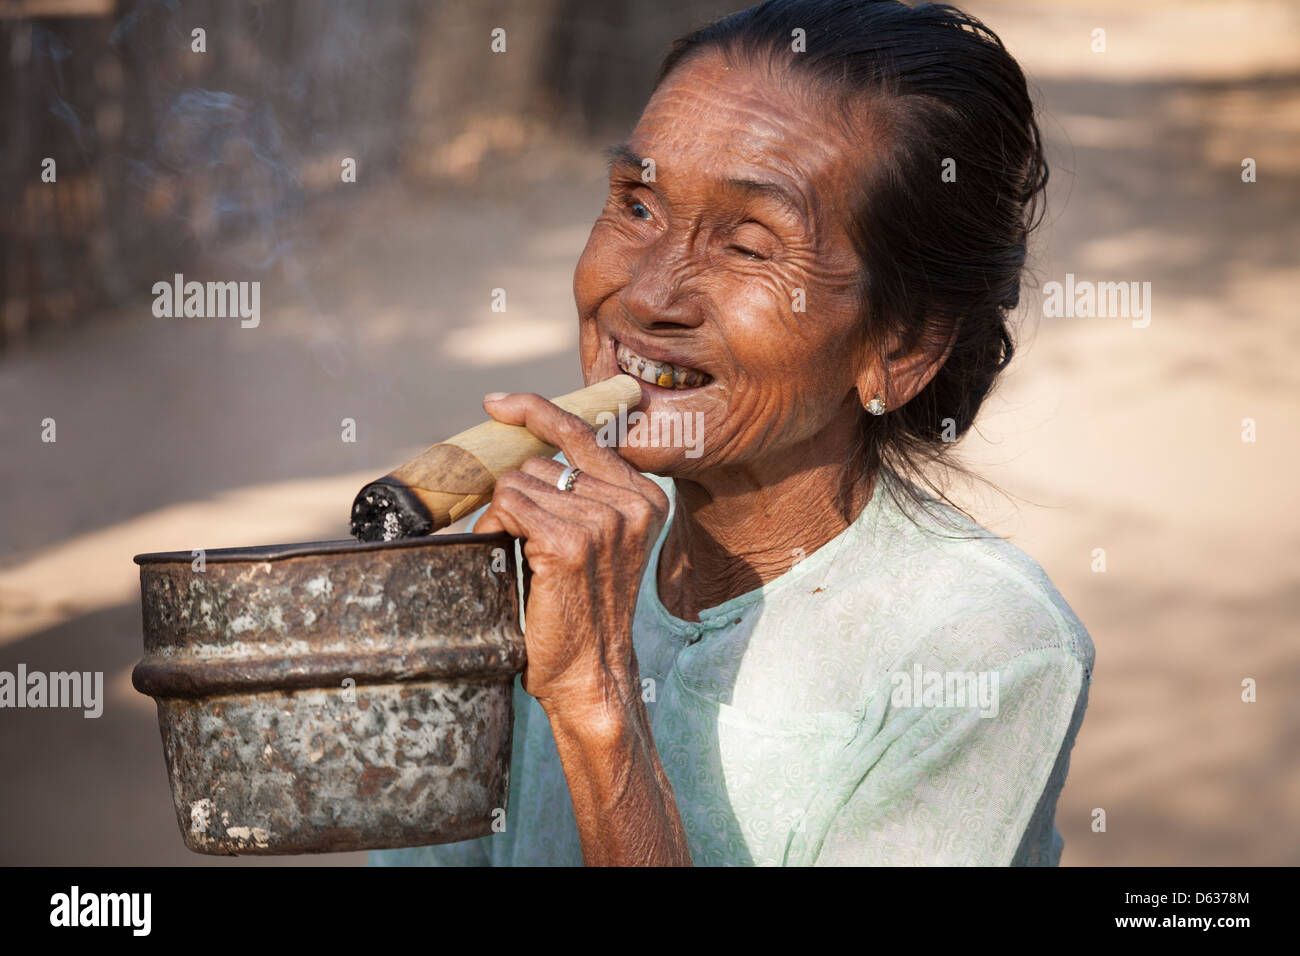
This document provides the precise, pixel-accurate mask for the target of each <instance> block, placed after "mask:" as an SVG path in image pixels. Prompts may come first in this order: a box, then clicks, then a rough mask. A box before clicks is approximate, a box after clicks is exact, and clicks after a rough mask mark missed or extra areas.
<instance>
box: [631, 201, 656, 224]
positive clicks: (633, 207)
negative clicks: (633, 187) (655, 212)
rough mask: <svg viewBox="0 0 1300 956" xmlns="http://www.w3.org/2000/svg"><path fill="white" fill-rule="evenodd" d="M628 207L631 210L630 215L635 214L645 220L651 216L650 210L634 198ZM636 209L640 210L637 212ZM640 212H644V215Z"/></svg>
mask: <svg viewBox="0 0 1300 956" xmlns="http://www.w3.org/2000/svg"><path fill="white" fill-rule="evenodd" d="M628 208H629V209H631V210H632V215H633V216H636V218H637V219H641V220H646V219H650V218H652V217H651V215H650V210H649V209H647V208H646V207H645V204H644V203H639V202H636V201H635V200H634V201H633V202H632V203H630V204H629V205H628ZM638 210H640V212H638ZM641 213H645V215H644V216H643V215H641Z"/></svg>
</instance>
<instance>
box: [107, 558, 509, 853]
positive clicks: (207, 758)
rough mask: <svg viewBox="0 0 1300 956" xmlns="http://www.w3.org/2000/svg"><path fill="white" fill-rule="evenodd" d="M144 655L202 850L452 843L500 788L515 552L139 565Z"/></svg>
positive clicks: (490, 810)
mask: <svg viewBox="0 0 1300 956" xmlns="http://www.w3.org/2000/svg"><path fill="white" fill-rule="evenodd" d="M135 561H136V563H137V564H139V565H140V592H141V597H142V603H143V611H144V643H145V657H144V659H143V660H141V661H140V663H139V664H138V665H136V668H135V671H134V672H133V674H132V683H134V685H135V687H136V689H137V690H138V691H140V692H141V693H144V694H148V695H149V696H151V697H153V698H154V699H155V701H156V702H157V705H158V726H159V729H160V730H161V732H162V741H163V751H164V754H165V757H166V760H167V773H168V777H169V779H170V781H171V787H172V796H173V799H174V801H175V804H176V819H177V822H178V823H179V824H180V829H181V833H182V835H183V836H184V838H185V844H186V846H188V847H189V848H190V849H191V850H194V851H196V852H198V853H212V854H246V853H248V854H288V853H322V852H329V851H336V850H362V849H380V848H389V847H400V846H419V845H424V844H429V843H449V842H453V841H457V840H466V839H470V838H472V837H477V836H483V835H485V834H488V833H490V832H492V824H493V822H494V820H495V819H500V818H502V816H503V814H504V809H505V806H506V796H507V793H508V791H509V784H510V746H511V731H512V727H513V713H512V710H513V708H512V702H513V682H514V675H515V674H517V673H518V672H519V671H520V670H522V669H523V665H524V642H523V635H522V633H521V632H520V629H519V605H518V600H519V597H518V590H517V583H516V570H515V552H514V544H513V540H512V539H511V538H510V537H509V536H508V535H505V534H495V535H477V534H463V535H437V536H433V537H425V538H413V539H403V540H397V541H391V542H384V543H364V544H363V543H360V542H357V541H351V540H348V541H323V542H311V543H306V544H294V545H275V546H270V547H260V548H239V549H222V550H213V551H207V552H204V553H202V561H199V559H198V558H197V557H196V555H195V553H193V552H188V551H177V552H169V553H157V554H141V555H137V556H136V558H135Z"/></svg>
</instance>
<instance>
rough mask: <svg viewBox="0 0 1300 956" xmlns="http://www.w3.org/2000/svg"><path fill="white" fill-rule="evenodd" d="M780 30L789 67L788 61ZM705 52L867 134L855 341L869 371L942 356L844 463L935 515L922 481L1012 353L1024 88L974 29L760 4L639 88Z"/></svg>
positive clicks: (694, 42) (1021, 244) (959, 21)
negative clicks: (794, 84)
mask: <svg viewBox="0 0 1300 956" xmlns="http://www.w3.org/2000/svg"><path fill="white" fill-rule="evenodd" d="M796 30H802V31H803V37H802V38H803V41H804V44H805V50H804V51H803V52H795V50H794V49H793V44H794V43H795V40H796V37H797V35H796V34H795V32H794V31H796ZM706 50H717V51H720V52H721V53H722V54H723V55H724V56H726V57H727V58H728V59H729V60H730V61H732V62H743V63H748V64H757V65H766V66H767V67H768V69H769V70H770V71H771V73H772V75H774V76H787V75H788V76H793V77H796V78H804V79H807V80H810V81H812V82H813V84H815V86H814V89H816V90H817V91H819V92H829V93H830V94H831V97H830V99H829V102H830V103H832V104H835V105H836V106H838V111H837V113H833V114H832V121H834V120H836V119H839V120H841V121H842V122H845V123H851V122H852V120H853V118H854V117H855V116H858V117H862V116H865V118H866V119H867V121H868V123H869V124H870V125H869V128H870V130H871V133H872V149H873V151H872V155H871V157H870V162H868V163H864V164H863V175H862V177H861V181H860V183H859V184H858V190H859V192H858V199H857V202H856V204H855V206H856V208H854V209H852V211H851V222H850V223H849V228H850V233H851V235H852V237H853V242H854V246H855V248H856V251H857V253H858V256H859V258H860V260H861V263H862V279H861V302H862V319H863V333H864V336H865V341H866V342H867V343H868V344H871V345H872V346H873V347H875V348H877V349H878V350H879V352H880V354H881V356H882V358H883V357H884V352H885V343H887V342H890V341H895V342H897V343H898V347H899V352H898V354H906V353H908V352H910V351H911V350H912V349H914V348H917V347H927V348H936V349H938V350H939V351H940V353H941V352H942V349H943V348H944V347H945V346H946V345H947V344H948V343H949V341H952V350H951V353H950V354H949V356H948V358H947V360H946V361H945V362H944V364H943V366H942V368H940V370H939V371H938V372H937V373H936V374H935V376H934V378H933V379H932V380H931V381H930V382H929V383H928V384H927V385H926V386H925V388H924V389H923V390H922V391H921V392H920V393H919V394H917V395H916V396H915V397H914V398H913V399H912V400H911V401H910V402H908V403H906V404H905V405H903V406H902V407H901V408H896V409H890V410H888V411H887V412H886V414H885V415H883V416H879V417H877V416H872V415H869V414H866V413H864V415H863V423H862V428H861V429H860V432H861V445H860V449H859V455H858V458H859V461H860V464H861V467H862V469H864V470H865V472H866V473H867V474H873V473H878V472H879V470H880V469H881V466H884V468H885V469H886V471H887V472H891V473H892V474H893V475H896V476H902V477H906V478H913V479H917V480H919V481H920V483H921V484H923V485H925V486H927V487H928V488H929V489H930V491H932V492H934V493H935V495H936V496H937V498H938V499H940V500H942V501H944V502H947V503H948V504H949V505H951V504H952V503H951V502H950V501H949V500H948V498H947V495H946V494H945V493H944V492H943V491H942V490H941V489H940V488H939V487H938V486H937V485H936V484H935V482H934V480H933V478H932V477H931V476H930V475H929V474H927V469H926V466H928V465H932V464H942V465H945V466H947V467H948V468H950V469H953V470H955V471H958V472H961V473H962V474H968V473H967V472H966V471H965V469H964V468H962V467H961V466H960V465H957V464H955V463H954V462H953V461H952V460H951V456H950V451H951V448H952V443H953V442H954V441H955V440H956V439H957V438H960V437H961V436H962V435H964V434H965V433H966V431H967V430H968V429H969V428H970V427H971V424H972V423H973V422H974V420H975V416H976V414H977V413H978V411H979V409H980V406H981V404H982V403H983V401H984V399H985V397H986V396H987V395H988V393H989V391H990V389H991V388H992V386H993V383H994V380H995V379H996V378H997V376H998V374H999V373H1000V372H1001V371H1002V370H1003V369H1004V368H1006V366H1007V364H1008V363H1009V362H1010V361H1011V356H1012V354H1013V353H1014V351H1015V347H1014V344H1013V342H1012V338H1011V332H1010V329H1009V328H1008V322H1007V313H1008V312H1009V311H1010V310H1012V309H1014V308H1015V306H1016V304H1017V302H1018V301H1019V290H1020V273H1021V270H1022V268H1023V267H1024V264H1025V251H1026V240H1027V237H1028V235H1029V233H1030V231H1031V230H1032V229H1033V228H1034V227H1035V226H1036V225H1037V224H1038V222H1039V221H1040V220H1041V215H1042V205H1041V198H1042V193H1043V188H1044V187H1045V186H1046V184H1047V163H1046V160H1045V159H1044V157H1043V150H1042V143H1041V139H1040V136H1039V131H1038V124H1037V122H1036V121H1035V119H1034V108H1033V103H1032V101H1031V100H1030V96H1029V91H1028V88H1027V86H1026V83H1025V77H1024V73H1023V72H1022V71H1021V69H1020V67H1019V65H1018V64H1017V63H1016V61H1015V60H1014V59H1013V58H1012V57H1011V54H1010V53H1008V52H1007V50H1006V48H1005V47H1004V46H1003V45H1002V41H1001V40H999V39H998V37H997V36H996V35H995V34H994V33H993V32H992V31H991V30H989V29H988V28H987V27H986V26H984V24H983V23H981V22H980V21H979V20H978V19H976V18H975V17H973V16H970V15H969V14H966V13H963V12H961V11H960V10H957V9H955V8H954V7H951V6H948V5H946V4H929V3H927V4H922V5H921V6H917V7H908V6H905V5H903V4H902V3H898V2H894V0H768V2H766V3H761V4H759V5H758V6H755V7H751V8H750V9H748V10H742V11H741V12H739V13H735V14H732V15H731V16H728V17H725V18H723V19H721V20H718V21H717V22H715V23H713V24H711V25H709V26H706V27H704V28H702V29H700V30H697V31H695V32H694V33H691V34H689V35H687V36H684V37H682V38H680V39H679V40H677V41H676V42H675V43H674V44H673V46H672V48H671V50H670V51H669V53H668V55H667V56H666V57H665V59H664V61H663V64H662V66H661V67H660V69H659V74H658V77H657V78H656V80H655V87H656V88H658V86H659V85H660V84H661V83H662V82H663V80H664V78H665V77H667V76H668V74H669V73H671V72H672V71H673V69H675V68H676V67H677V66H680V65H681V64H682V63H683V62H685V61H687V60H688V59H690V58H691V57H692V56H694V55H696V54H698V53H701V52H704V51H706ZM864 107H865V108H866V110H865V113H864V109H863V108H864ZM846 128H848V129H852V128H853V127H852V126H846ZM856 128H857V129H859V130H861V129H862V126H861V123H859V125H858V126H857V127H856ZM859 135H860V134H859ZM946 160H955V163H956V165H955V173H956V178H955V181H945V177H944V176H943V175H941V174H942V173H943V172H944V170H945V168H948V169H952V168H953V167H952V166H951V164H945V161H946ZM946 178H948V179H951V177H946ZM954 335H955V338H954ZM864 397H865V398H870V397H871V396H864ZM852 471H853V469H850V472H852ZM859 474H861V472H859ZM889 485H890V493H891V494H894V495H895V498H896V500H897V497H898V496H897V492H898V491H899V490H901V491H903V492H904V493H905V495H906V497H907V498H909V499H910V500H911V502H913V503H916V504H919V505H922V506H923V507H924V506H925V505H926V504H927V502H926V501H925V496H924V494H923V493H918V491H917V489H915V488H914V487H913V486H912V484H911V482H909V481H904V482H900V483H894V482H892V481H891V482H890V483H889ZM843 503H844V502H843V501H842V502H841V505H842V506H843ZM954 507H955V506H954ZM957 510H960V509H957Z"/></svg>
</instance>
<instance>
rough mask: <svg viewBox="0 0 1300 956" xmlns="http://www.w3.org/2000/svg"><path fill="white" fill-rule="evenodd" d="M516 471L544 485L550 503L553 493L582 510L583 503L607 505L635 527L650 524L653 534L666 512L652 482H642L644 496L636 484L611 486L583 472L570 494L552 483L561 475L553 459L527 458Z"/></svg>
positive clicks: (663, 499) (664, 501)
mask: <svg viewBox="0 0 1300 956" xmlns="http://www.w3.org/2000/svg"><path fill="white" fill-rule="evenodd" d="M519 470H520V471H521V472H523V473H524V474H525V475H530V476H532V477H534V478H537V479H538V480H539V481H540V482H542V483H543V484H544V485H545V486H546V488H547V489H548V495H547V500H548V501H549V500H551V499H550V496H549V491H554V492H555V493H556V494H557V495H559V496H560V498H559V499H556V501H557V502H558V501H560V500H562V499H569V500H570V501H572V499H575V498H576V499H578V505H579V507H580V508H582V509H587V508H588V505H587V504H586V503H584V502H599V503H602V504H607V505H610V506H612V507H613V508H614V509H615V510H616V511H618V512H620V513H621V514H623V515H624V516H625V518H627V519H628V520H630V521H631V522H632V524H633V526H635V527H637V528H645V527H649V526H650V525H652V524H653V525H654V526H655V531H656V532H657V531H658V530H659V527H660V521H661V520H662V519H663V518H664V517H666V516H667V513H668V498H667V496H666V495H664V493H663V492H662V491H661V490H660V489H659V486H658V485H656V484H655V483H654V482H646V484H648V485H649V491H650V492H652V494H650V495H647V494H646V493H645V491H644V490H643V489H642V488H641V486H640V484H638V486H637V487H635V488H629V487H627V486H625V485H617V484H611V483H610V482H607V481H603V480H601V479H600V478H597V477H596V476H595V475H592V474H589V473H588V472H585V471H584V472H582V473H581V474H580V475H578V476H577V477H576V478H574V481H573V488H572V490H571V491H561V490H560V489H559V488H558V487H557V485H556V482H557V481H559V478H560V475H561V474H563V473H564V465H562V464H561V463H560V462H558V461H556V460H554V459H553V458H530V459H528V461H526V462H524V463H523V465H521V466H520V468H519ZM638 477H640V475H638ZM567 511H569V509H567V508H566V511H562V512H560V513H562V514H563V513H566V512H567Z"/></svg>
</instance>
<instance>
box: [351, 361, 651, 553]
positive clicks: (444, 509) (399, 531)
mask: <svg viewBox="0 0 1300 956" xmlns="http://www.w3.org/2000/svg"><path fill="white" fill-rule="evenodd" d="M551 401H553V402H554V403H555V404H556V405H558V406H560V408H562V409H564V410H565V411H566V412H572V413H573V414H574V415H577V416H578V417H579V418H581V419H582V420H583V421H585V422H586V423H587V424H588V425H591V426H592V427H595V426H596V425H597V424H598V423H597V420H596V419H597V416H599V415H601V414H602V413H605V412H608V413H612V414H618V413H619V410H620V406H622V407H623V408H624V409H631V408H635V407H636V405H637V403H639V402H640V401H641V386H640V384H638V382H637V380H636V379H634V378H633V377H632V376H630V375H616V376H614V378H611V379H609V380H608V381H605V382H600V383H599V384H597V385H590V386H588V387H587V388H582V389H579V390H578V391H576V392H570V393H569V394H568V395H561V396H560V397H559V398H553V399H551ZM557 451H558V449H556V448H554V447H552V446H551V445H548V444H546V442H544V441H542V440H541V439H540V438H537V437H536V436H534V435H533V434H532V432H530V431H528V429H526V428H524V427H523V426H521V425H505V424H502V423H501V422H496V421H488V422H484V423H483V424H481V425H475V426H474V427H473V428H471V429H469V430H468V431H463V432H461V433H460V434H458V435H454V436H452V437H451V438H448V439H447V440H446V441H444V442H439V443H438V444H436V445H432V446H430V447H429V448H426V449H425V450H424V451H422V452H421V453H420V454H419V455H417V456H416V457H414V458H412V459H411V460H410V461H408V462H406V463H405V464H404V465H399V466H398V467H397V468H395V469H393V470H392V471H390V472H389V473H388V474H386V475H384V477H382V478H380V479H378V480H377V481H372V482H371V483H370V484H368V485H366V486H365V487H364V488H362V489H361V491H360V493H359V494H358V495H357V497H356V500H355V501H353V502H352V534H353V535H355V536H356V537H358V538H360V539H361V540H362V541H392V540H393V539H395V538H410V537H415V536H416V535H422V534H430V533H432V532H434V531H437V530H438V529H439V528H445V527H447V525H449V524H451V523H452V522H454V521H458V520H459V519H461V518H463V517H465V515H467V514H470V513H471V512H473V511H475V510H477V509H478V508H481V507H483V505H485V504H487V503H488V502H489V501H491V500H492V489H493V487H495V485H496V482H497V479H498V478H499V477H501V476H502V475H503V474H505V473H506V472H507V471H510V470H511V469H513V468H518V467H519V466H520V465H522V464H523V463H524V462H525V461H527V460H528V459H529V458H532V457H533V456H534V455H542V456H544V457H547V458H550V457H553V456H554V455H555V453H556V452H557Z"/></svg>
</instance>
